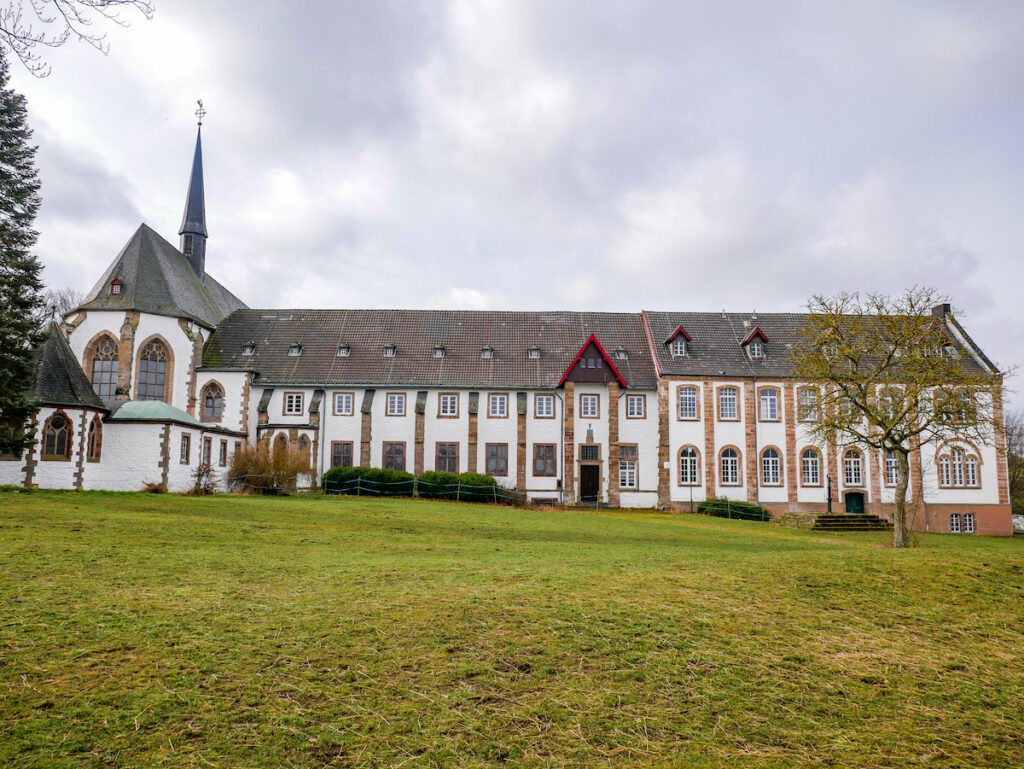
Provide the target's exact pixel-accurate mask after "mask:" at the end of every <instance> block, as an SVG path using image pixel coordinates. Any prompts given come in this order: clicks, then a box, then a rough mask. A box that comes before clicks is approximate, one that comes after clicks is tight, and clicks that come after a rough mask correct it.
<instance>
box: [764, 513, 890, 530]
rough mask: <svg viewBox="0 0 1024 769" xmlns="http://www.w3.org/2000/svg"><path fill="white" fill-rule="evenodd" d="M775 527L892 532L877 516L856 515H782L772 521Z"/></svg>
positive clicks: (887, 524)
mask: <svg viewBox="0 0 1024 769" xmlns="http://www.w3.org/2000/svg"><path fill="white" fill-rule="evenodd" d="M772 523H773V524H775V525H776V526H787V527H789V528H792V529H817V530H821V531H892V524H891V523H889V522H888V521H886V520H885V519H883V518H879V517H878V516H877V515H858V514H856V513H783V514H782V515H780V516H779V517H778V518H774V519H772Z"/></svg>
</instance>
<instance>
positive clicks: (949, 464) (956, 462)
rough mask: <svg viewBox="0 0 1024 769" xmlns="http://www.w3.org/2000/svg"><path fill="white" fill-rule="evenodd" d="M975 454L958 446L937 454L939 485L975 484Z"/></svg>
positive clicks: (976, 471) (976, 461)
mask: <svg viewBox="0 0 1024 769" xmlns="http://www.w3.org/2000/svg"><path fill="white" fill-rule="evenodd" d="M978 464H979V460H978V457H977V455H975V454H970V453H968V452H967V451H966V450H965V449H963V448H962V447H960V446H954V447H952V448H950V449H949V450H948V451H945V452H943V453H942V454H939V485H940V486H977V485H978Z"/></svg>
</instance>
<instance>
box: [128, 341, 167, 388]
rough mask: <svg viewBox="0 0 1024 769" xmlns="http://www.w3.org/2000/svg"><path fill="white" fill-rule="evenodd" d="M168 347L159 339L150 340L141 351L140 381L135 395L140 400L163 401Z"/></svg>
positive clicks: (165, 386)
mask: <svg viewBox="0 0 1024 769" xmlns="http://www.w3.org/2000/svg"><path fill="white" fill-rule="evenodd" d="M167 358H168V356H167V348H166V347H164V343H163V342H161V341H160V340H159V339H154V340H153V341H151V342H148V343H147V344H146V346H145V347H143V348H142V350H141V351H140V352H139V383H138V386H137V387H136V388H135V396H136V398H137V399H138V400H140V401H162V400H164V399H165V394H166V388H167Z"/></svg>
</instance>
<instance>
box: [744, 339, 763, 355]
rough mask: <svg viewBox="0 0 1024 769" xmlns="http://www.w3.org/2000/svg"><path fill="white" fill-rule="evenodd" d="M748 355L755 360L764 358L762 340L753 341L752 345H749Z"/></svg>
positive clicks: (751, 341)
mask: <svg viewBox="0 0 1024 769" xmlns="http://www.w3.org/2000/svg"><path fill="white" fill-rule="evenodd" d="M747 353H748V354H749V355H750V357H751V358H752V359H753V358H763V357H764V344H762V342H761V340H760V339H751V340H750V344H749V345H747Z"/></svg>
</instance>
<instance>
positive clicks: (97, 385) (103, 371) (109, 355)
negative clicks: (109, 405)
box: [92, 336, 117, 400]
mask: <svg viewBox="0 0 1024 769" xmlns="http://www.w3.org/2000/svg"><path fill="white" fill-rule="evenodd" d="M92 389H93V390H95V391H96V394H97V395H98V396H100V398H102V399H103V400H113V398H114V396H115V394H116V392H117V343H116V342H115V341H114V340H113V339H111V338H110V337H109V336H104V337H101V338H100V339H99V340H98V341H97V342H96V345H95V347H94V351H93V355H92Z"/></svg>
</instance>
